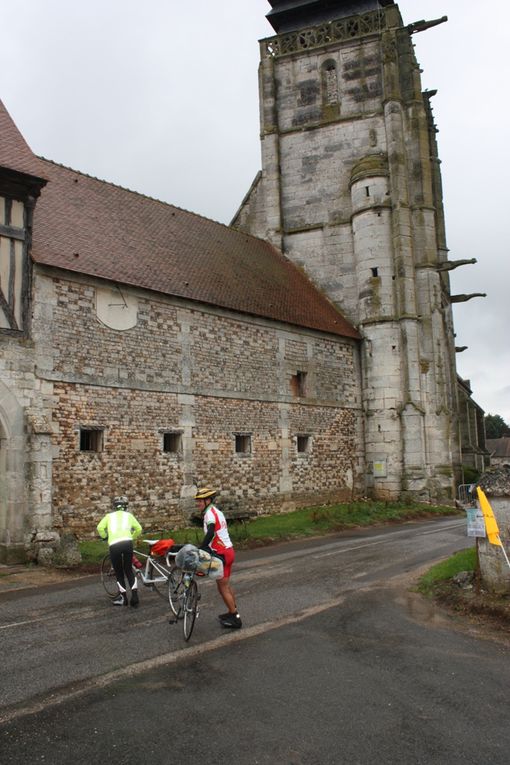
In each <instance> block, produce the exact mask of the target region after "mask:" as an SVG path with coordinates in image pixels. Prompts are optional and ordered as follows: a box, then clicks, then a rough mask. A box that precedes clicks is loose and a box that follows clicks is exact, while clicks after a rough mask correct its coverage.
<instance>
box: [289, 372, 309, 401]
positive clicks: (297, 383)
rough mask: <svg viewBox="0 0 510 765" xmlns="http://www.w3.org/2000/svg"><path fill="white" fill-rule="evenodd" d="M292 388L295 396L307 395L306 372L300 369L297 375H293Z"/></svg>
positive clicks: (291, 379)
mask: <svg viewBox="0 0 510 765" xmlns="http://www.w3.org/2000/svg"><path fill="white" fill-rule="evenodd" d="M290 389H291V391H292V395H293V396H296V397H299V396H301V397H302V396H306V372H299V371H298V372H296V374H295V375H292V377H291V378H290Z"/></svg>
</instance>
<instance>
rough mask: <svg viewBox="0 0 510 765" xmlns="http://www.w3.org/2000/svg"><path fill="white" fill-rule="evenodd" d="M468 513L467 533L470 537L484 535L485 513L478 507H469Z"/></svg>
mask: <svg viewBox="0 0 510 765" xmlns="http://www.w3.org/2000/svg"><path fill="white" fill-rule="evenodd" d="M466 515H467V535H468V537H484V536H485V521H484V519H483V513H482V511H481V510H480V509H479V508H478V507H468V508H467V509H466Z"/></svg>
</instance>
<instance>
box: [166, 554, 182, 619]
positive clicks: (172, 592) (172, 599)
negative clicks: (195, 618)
mask: <svg viewBox="0 0 510 765" xmlns="http://www.w3.org/2000/svg"><path fill="white" fill-rule="evenodd" d="M183 597H184V582H183V576H182V571H181V569H180V568H177V566H172V568H171V569H170V576H169V577H168V602H169V603H170V608H171V609H172V612H173V614H174V615H175V616H176V617H177V618H178V619H182V616H183V612H182V601H183Z"/></svg>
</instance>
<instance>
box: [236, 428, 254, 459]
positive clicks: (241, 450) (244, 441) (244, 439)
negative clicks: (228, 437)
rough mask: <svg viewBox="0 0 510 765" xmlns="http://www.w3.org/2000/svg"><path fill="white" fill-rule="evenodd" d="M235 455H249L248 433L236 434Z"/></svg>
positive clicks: (249, 441) (249, 438) (249, 442)
mask: <svg viewBox="0 0 510 765" xmlns="http://www.w3.org/2000/svg"><path fill="white" fill-rule="evenodd" d="M235 438H236V446H235V448H236V454H251V435H250V434H249V433H236V434H235Z"/></svg>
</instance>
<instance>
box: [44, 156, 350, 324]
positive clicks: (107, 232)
mask: <svg viewBox="0 0 510 765" xmlns="http://www.w3.org/2000/svg"><path fill="white" fill-rule="evenodd" d="M42 161H43V163H44V171H45V177H47V178H48V179H49V183H48V185H47V186H46V187H45V188H44V189H43V191H42V193H41V197H40V199H39V201H38V203H37V205H36V209H35V219H34V234H33V250H32V257H33V259H34V260H35V261H36V262H38V263H41V264H45V265H48V266H56V267H59V268H65V269H69V270H71V271H76V272H79V273H84V274H89V275H94V276H98V277H101V278H104V279H109V280H111V281H115V282H120V283H123V284H130V285H132V286H136V287H144V288H146V289H149V290H153V291H156V292H161V293H164V294H167V295H175V296H178V297H182V298H188V299H190V300H196V301H200V302H203V303H208V304H212V305H216V306H220V307H223V308H228V309H232V310H234V311H241V312H243V313H248V314H254V315H256V316H262V317H266V318H269V319H276V320H278V321H282V322H286V323H289V324H295V325H298V326H302V327H308V328H310V329H317V330H321V331H324V332H330V333H333V334H335V335H341V336H344V337H351V338H359V335H358V332H357V331H356V330H355V329H354V327H352V326H351V325H350V324H349V323H348V322H347V321H346V320H345V319H344V317H343V316H342V315H341V313H340V312H339V311H338V310H337V309H336V308H335V307H334V306H333V305H332V303H330V301H329V300H328V299H327V298H326V297H325V296H324V295H323V294H322V293H321V292H319V291H318V290H317V289H316V288H315V286H314V285H313V284H312V283H311V282H310V280H309V279H308V278H307V277H306V276H305V274H304V273H303V272H302V271H301V270H300V269H299V268H297V267H296V266H295V265H294V264H293V263H292V262H291V261H290V260H289V259H288V258H286V257H284V256H283V255H282V254H281V253H280V252H279V251H278V250H277V249H276V248H274V247H273V246H272V245H270V244H269V243H267V242H265V241H263V240H261V239H256V238H255V237H252V236H249V235H247V234H244V233H241V232H239V231H236V230H234V229H232V228H229V227H228V226H224V225H223V224H220V223H216V222H214V221H211V220H209V219H207V218H203V217H201V216H200V215H196V214H195V213H190V212H187V211H185V210H181V209H180V208H178V207H174V206H172V205H169V204H165V203H163V202H160V201H157V200H155V199H151V198H149V197H145V196H142V195H140V194H136V193H135V192H132V191H129V190H127V189H123V188H121V187H118V186H114V185H112V184H109V183H106V182H104V181H100V180H98V179H96V178H91V177H90V176H87V175H82V174H80V173H78V172H75V171H74V170H71V169H69V168H65V167H62V166H61V165H56V164H54V163H52V162H49V161H47V160H42Z"/></svg>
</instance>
